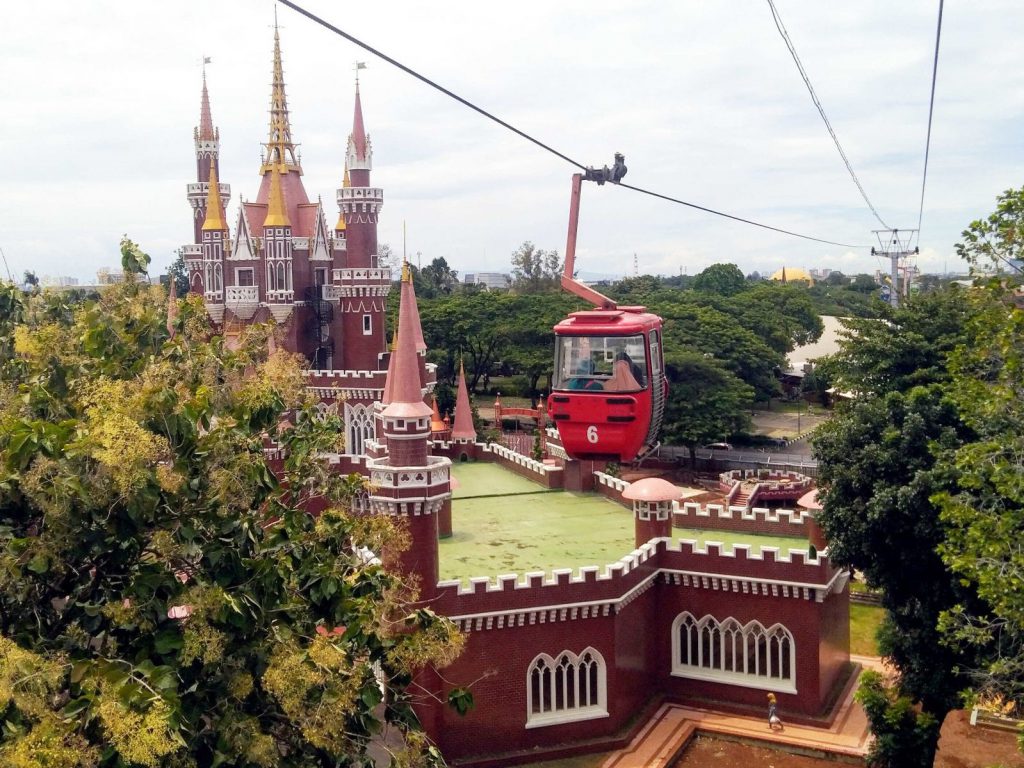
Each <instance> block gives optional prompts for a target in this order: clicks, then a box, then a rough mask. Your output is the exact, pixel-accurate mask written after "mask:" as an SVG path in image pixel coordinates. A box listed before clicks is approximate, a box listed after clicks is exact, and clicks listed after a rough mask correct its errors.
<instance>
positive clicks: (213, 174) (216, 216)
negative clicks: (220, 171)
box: [203, 164, 228, 232]
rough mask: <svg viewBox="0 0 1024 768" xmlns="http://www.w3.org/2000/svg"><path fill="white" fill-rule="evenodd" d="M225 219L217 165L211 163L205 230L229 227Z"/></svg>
mask: <svg viewBox="0 0 1024 768" xmlns="http://www.w3.org/2000/svg"><path fill="white" fill-rule="evenodd" d="M227 228H228V225H227V223H226V222H225V220H224V205H223V204H222V203H221V201H220V183H219V182H218V181H217V166H216V165H213V164H211V165H210V188H209V190H208V191H207V193H206V221H204V222H203V231H204V232H209V231H211V230H222V229H227Z"/></svg>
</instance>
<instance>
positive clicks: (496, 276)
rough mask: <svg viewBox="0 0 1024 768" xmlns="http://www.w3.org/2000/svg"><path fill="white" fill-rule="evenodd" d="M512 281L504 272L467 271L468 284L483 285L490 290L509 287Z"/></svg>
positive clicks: (466, 280)
mask: <svg viewBox="0 0 1024 768" xmlns="http://www.w3.org/2000/svg"><path fill="white" fill-rule="evenodd" d="M511 282H512V278H511V277H510V276H509V275H507V274H505V273H504V272H467V273H466V276H465V283H466V285H482V286H484V287H485V288H486V289H487V290H489V291H491V290H495V289H499V290H500V289H505V288H508V287H509V285H510V284H511Z"/></svg>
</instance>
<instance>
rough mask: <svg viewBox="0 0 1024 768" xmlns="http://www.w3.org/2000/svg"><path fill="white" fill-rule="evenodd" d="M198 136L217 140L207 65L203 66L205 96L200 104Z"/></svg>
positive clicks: (202, 139)
mask: <svg viewBox="0 0 1024 768" xmlns="http://www.w3.org/2000/svg"><path fill="white" fill-rule="evenodd" d="M197 138H198V139H199V140H200V141H216V140H217V133H216V131H214V129H213V115H212V114H211V112H210V93H209V91H207V90H206V67H205V66H204V67H203V96H202V101H201V102H200V104H199V128H198V133H197Z"/></svg>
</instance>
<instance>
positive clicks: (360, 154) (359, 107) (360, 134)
mask: <svg viewBox="0 0 1024 768" xmlns="http://www.w3.org/2000/svg"><path fill="white" fill-rule="evenodd" d="M352 143H353V144H354V145H355V150H356V158H358V159H359V160H365V159H366V128H365V127H364V126H363V102H362V99H360V98H359V81H358V80H357V81H356V108H355V115H354V116H353V118H352Z"/></svg>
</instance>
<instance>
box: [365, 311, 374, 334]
mask: <svg viewBox="0 0 1024 768" xmlns="http://www.w3.org/2000/svg"><path fill="white" fill-rule="evenodd" d="M372 335H373V315H363V336H372Z"/></svg>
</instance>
